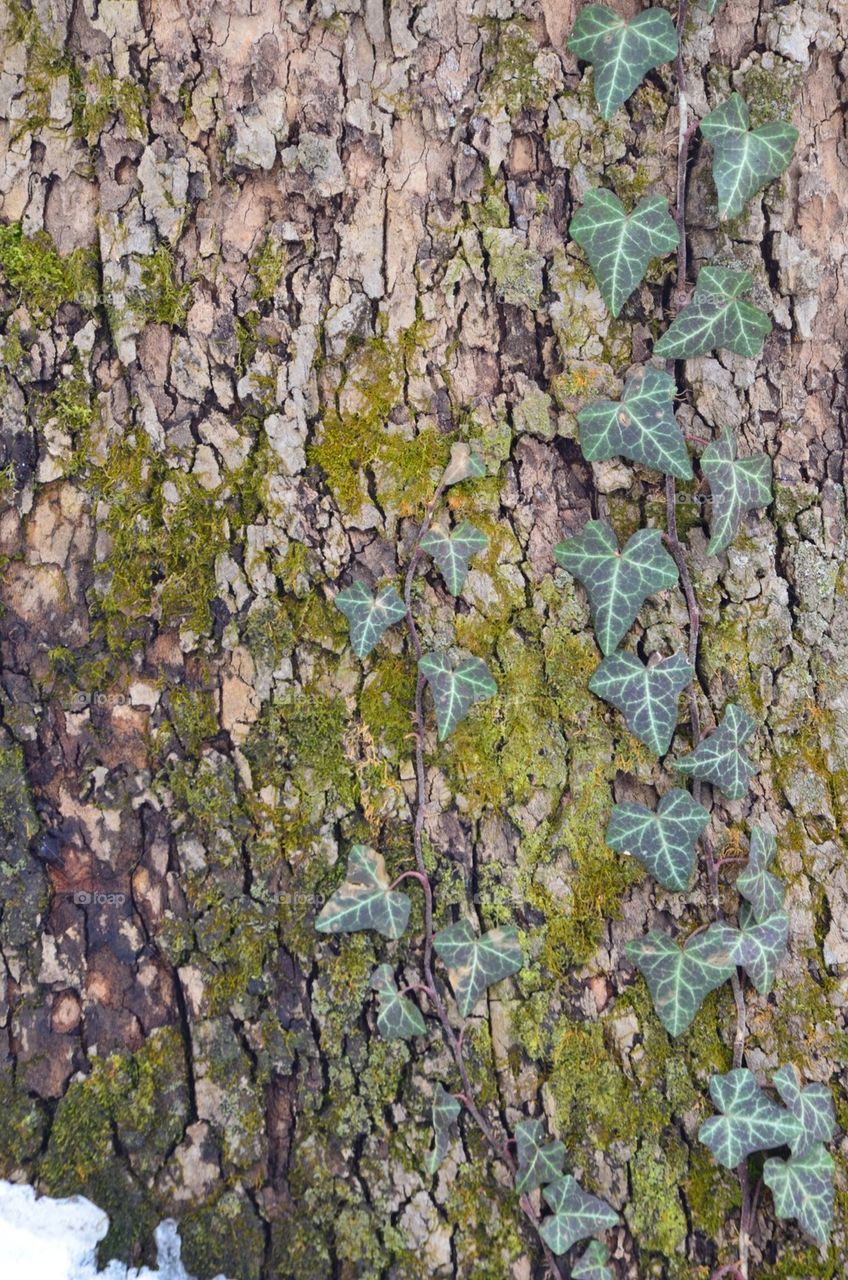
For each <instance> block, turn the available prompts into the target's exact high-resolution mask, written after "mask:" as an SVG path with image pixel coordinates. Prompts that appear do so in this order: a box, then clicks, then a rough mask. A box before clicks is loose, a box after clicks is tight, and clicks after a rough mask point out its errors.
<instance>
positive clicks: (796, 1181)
mask: <svg viewBox="0 0 848 1280" xmlns="http://www.w3.org/2000/svg"><path fill="white" fill-rule="evenodd" d="M833 1170H834V1163H833V1157H832V1156H831V1155H830V1153H829V1152H828V1151H827V1150H826V1149H825V1148H824V1147H823V1146H822V1145H821V1143H816V1145H815V1146H813V1147H811V1148H810V1149H809V1151H806V1152H805V1153H804V1154H803V1155H802V1156H792V1157H791V1158H790V1159H789V1160H779V1159H778V1158H777V1157H776V1156H772V1157H771V1159H769V1160H766V1162H765V1164H764V1165H763V1182H764V1183H765V1184H766V1186H767V1187H768V1188H769V1189H770V1190H771V1194H772V1196H773V1197H774V1211H775V1213H776V1214H777V1216H778V1218H795V1219H796V1220H797V1221H798V1222H799V1223H800V1224H801V1226H802V1227H803V1229H804V1231H806V1233H807V1235H808V1236H810V1238H811V1239H812V1240H815V1242H816V1244H820V1245H821V1244H827V1240H828V1236H829V1235H830V1228H831V1226H832V1225H833V1201H834V1190H833Z"/></svg>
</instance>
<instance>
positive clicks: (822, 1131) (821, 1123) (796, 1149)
mask: <svg viewBox="0 0 848 1280" xmlns="http://www.w3.org/2000/svg"><path fill="white" fill-rule="evenodd" d="M772 1079H773V1080H774V1084H775V1087H776V1088H777V1092H778V1093H779V1094H780V1096H781V1098H782V1099H783V1101H784V1103H785V1104H786V1106H787V1107H788V1108H789V1110H790V1111H791V1112H792V1114H793V1115H794V1116H795V1117H796V1119H797V1120H798V1124H799V1132H798V1135H797V1136H796V1137H795V1138H794V1139H792V1141H791V1142H790V1144H789V1145H790V1146H791V1148H792V1154H793V1155H794V1156H802V1155H805V1154H806V1152H807V1151H809V1149H810V1147H812V1146H813V1145H814V1144H815V1143H816V1142H829V1141H830V1139H831V1138H832V1137H834V1135H835V1133H836V1116H835V1114H834V1111H833V1095H832V1094H831V1092H830V1089H828V1088H827V1087H826V1086H825V1085H823V1084H808V1085H807V1086H806V1087H805V1088H803V1089H802V1088H801V1086H800V1084H799V1082H798V1073H797V1072H796V1070H795V1068H794V1067H792V1066H785V1067H781V1068H780V1070H779V1071H776V1072H775V1073H774V1076H773V1077H772Z"/></svg>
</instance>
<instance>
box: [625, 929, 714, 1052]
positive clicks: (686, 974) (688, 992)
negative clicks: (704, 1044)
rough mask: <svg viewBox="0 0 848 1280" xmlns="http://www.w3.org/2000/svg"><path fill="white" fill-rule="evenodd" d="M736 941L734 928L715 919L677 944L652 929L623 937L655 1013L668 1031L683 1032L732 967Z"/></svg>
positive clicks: (627, 952)
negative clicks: (640, 935)
mask: <svg viewBox="0 0 848 1280" xmlns="http://www.w3.org/2000/svg"><path fill="white" fill-rule="evenodd" d="M737 940H738V931H737V930H736V929H733V928H731V926H730V925H726V924H718V923H717V924H711V925H710V927H709V928H708V929H706V930H705V931H704V932H703V933H698V934H695V936H694V937H693V938H692V939H691V940H690V942H689V943H688V944H687V945H686V946H685V947H683V948H682V949H681V948H680V947H678V945H677V943H676V942H673V941H672V939H671V938H669V937H668V936H667V935H666V934H664V933H659V932H657V930H652V931H651V932H650V933H649V934H647V935H646V937H644V938H637V939H635V940H634V941H633V942H628V944H627V946H626V947H625V949H624V950H625V953H626V955H627V956H628V958H629V959H630V960H632V961H633V963H634V964H635V965H636V966H637V968H638V969H639V970H640V972H641V974H642V976H643V977H644V979H645V981H646V983H647V984H648V990H649V991H650V993H651V998H652V999H653V1002H654V1008H655V1009H656V1012H657V1017H658V1018H659V1020H660V1022H661V1023H662V1024H663V1026H664V1027H665V1029H666V1031H667V1032H668V1033H669V1035H672V1036H679V1035H680V1033H681V1032H682V1031H685V1030H686V1028H687V1027H688V1026H689V1024H690V1022H691V1021H692V1019H693V1018H694V1017H695V1014H696V1013H697V1012H698V1010H699V1009H700V1007H701V1005H702V1004H703V1003H704V1000H705V999H706V998H707V996H708V995H709V993H710V992H711V991H714V990H715V989H716V987H720V986H721V984H722V983H723V982H726V981H727V979H728V978H729V977H730V975H731V974H732V973H733V972H734V970H735V969H736V959H735V954H736V946H737Z"/></svg>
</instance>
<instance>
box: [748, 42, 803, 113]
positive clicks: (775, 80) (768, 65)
mask: <svg viewBox="0 0 848 1280" xmlns="http://www.w3.org/2000/svg"><path fill="white" fill-rule="evenodd" d="M803 74H804V73H803V68H802V67H801V66H800V65H799V64H798V63H796V62H784V61H782V60H780V59H778V58H776V57H775V56H774V55H773V54H766V55H765V56H764V57H763V58H762V59H761V60H760V61H759V62H756V63H755V64H754V65H753V66H752V67H749V68H748V70H747V71H746V72H745V73H744V75H743V76H742V89H741V93H742V96H743V98H744V99H745V101H746V102H747V104H748V109H749V111H750V113H751V128H752V129H758V128H759V127H760V125H763V124H768V123H770V122H771V121H772V120H783V119H786V120H788V119H790V118H791V116H792V114H793V112H794V110H795V106H796V102H797V96H798V86H799V85H800V83H801V80H802V78H803Z"/></svg>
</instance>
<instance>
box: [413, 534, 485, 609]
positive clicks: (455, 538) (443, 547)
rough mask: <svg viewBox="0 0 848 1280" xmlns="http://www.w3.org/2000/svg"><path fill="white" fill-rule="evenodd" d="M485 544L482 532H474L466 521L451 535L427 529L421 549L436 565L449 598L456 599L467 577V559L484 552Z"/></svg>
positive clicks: (469, 559) (469, 560)
mask: <svg viewBox="0 0 848 1280" xmlns="http://www.w3.org/2000/svg"><path fill="white" fill-rule="evenodd" d="M488 542H489V540H488V538H487V537H486V535H485V534H484V533H481V532H480V530H479V529H475V527H474V525H473V524H471V523H470V522H469V521H468V520H463V521H462V523H461V524H458V525H457V527H456V528H455V529H454V531H453V533H445V532H444V531H443V530H442V529H430V530H429V532H427V533H425V535H424V537H423V538H422V539H421V548H422V550H423V551H428V552H429V553H430V555H431V556H432V557H433V559H434V560H435V562H436V564H437V565H438V566H439V569H440V570H441V573H442V577H443V578H444V580H445V585H446V586H447V589H448V591H450V593H451V595H454V596H458V595H459V593H460V592H461V591H462V587H463V584H464V582H465V579H466V578H467V577H468V566H469V563H470V562H471V557H472V556H476V555H477V553H478V552H480V551H483V550H485V548H486V547H487V546H488Z"/></svg>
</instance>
